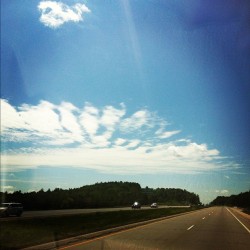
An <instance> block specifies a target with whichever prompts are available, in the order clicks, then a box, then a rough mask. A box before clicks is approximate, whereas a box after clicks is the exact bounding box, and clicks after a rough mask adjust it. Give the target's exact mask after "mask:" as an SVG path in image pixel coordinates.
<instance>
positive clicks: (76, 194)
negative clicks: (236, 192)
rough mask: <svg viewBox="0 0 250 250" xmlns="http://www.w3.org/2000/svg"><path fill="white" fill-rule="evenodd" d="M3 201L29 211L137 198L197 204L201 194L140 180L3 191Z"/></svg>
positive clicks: (120, 203)
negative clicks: (159, 186)
mask: <svg viewBox="0 0 250 250" xmlns="http://www.w3.org/2000/svg"><path fill="white" fill-rule="evenodd" d="M1 196H2V197H1V201H3V200H4V201H5V202H8V201H15V202H21V203H23V205H24V207H25V209H26V210H42V209H66V208H101V207H119V206H130V205H131V204H132V203H133V202H134V201H139V202H140V203H141V204H143V205H149V204H151V203H153V202H158V203H164V204H166V205H173V204H174V205H191V204H192V205H197V204H199V203H200V199H199V196H198V195H196V194H194V193H190V192H188V191H186V190H182V189H174V188H157V189H153V188H148V187H146V188H141V186H140V185H139V184H138V183H132V182H106V183H96V184H94V185H87V186H83V187H80V188H74V189H69V190H63V189H59V188H56V189H55V190H53V191H51V190H47V191H44V190H43V189H41V190H40V191H38V192H30V193H22V192H21V191H17V192H14V193H12V194H10V193H1Z"/></svg>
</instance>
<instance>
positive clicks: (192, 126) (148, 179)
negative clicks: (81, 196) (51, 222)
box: [1, 0, 250, 203]
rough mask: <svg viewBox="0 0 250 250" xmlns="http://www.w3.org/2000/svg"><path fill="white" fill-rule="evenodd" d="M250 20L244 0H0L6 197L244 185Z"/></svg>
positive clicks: (249, 149) (209, 190)
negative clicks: (121, 186)
mask: <svg viewBox="0 0 250 250" xmlns="http://www.w3.org/2000/svg"><path fill="white" fill-rule="evenodd" d="M249 21H250V3H249V2H248V1H246V0H237V1H236V0H227V1H226V0H190V1H188V2H187V1H184V0H178V1H176V0H169V1H165V0H144V1H140V0H133V1H132V0H130V1H129V0H62V1H46V0H43V1H40V0H38V1H37V0H33V1H30V0H2V1H1V191H8V192H13V191H17V190H21V191H23V192H31V191H38V190H40V189H41V188H43V189H44V190H47V189H49V188H50V189H52V190H53V189H54V188H57V187H59V188H63V189H68V188H74V187H81V186H84V185H89V184H94V183H96V182H106V181H129V182H137V183H139V184H140V185H141V187H146V186H148V187H151V188H158V187H163V188H181V189H186V190H188V191H190V192H194V193H196V194H198V195H199V196H200V200H201V202H203V203H208V202H210V201H212V200H213V199H214V198H216V197H217V196H219V195H224V196H229V195H232V194H238V193H240V192H246V191H249V190H250V140H249V138H250V129H249V125H250V29H249V28H250V27H249Z"/></svg>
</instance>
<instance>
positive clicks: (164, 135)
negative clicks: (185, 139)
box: [156, 130, 181, 139]
mask: <svg viewBox="0 0 250 250" xmlns="http://www.w3.org/2000/svg"><path fill="white" fill-rule="evenodd" d="M180 132H181V131H180V130H174V131H165V132H162V131H159V130H158V131H157V132H156V135H158V137H159V138H160V139H166V138H169V137H171V136H173V135H176V134H179V133H180Z"/></svg>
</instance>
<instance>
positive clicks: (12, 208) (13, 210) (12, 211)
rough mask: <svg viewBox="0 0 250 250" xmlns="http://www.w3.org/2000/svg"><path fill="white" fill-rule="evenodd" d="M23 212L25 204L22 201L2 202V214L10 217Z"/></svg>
mask: <svg viewBox="0 0 250 250" xmlns="http://www.w3.org/2000/svg"><path fill="white" fill-rule="evenodd" d="M22 213H23V205H22V204H21V203H15V202H9V203H7V202H6V203H1V205H0V216H2V217H3V216H4V217H8V216H11V215H15V216H21V215H22Z"/></svg>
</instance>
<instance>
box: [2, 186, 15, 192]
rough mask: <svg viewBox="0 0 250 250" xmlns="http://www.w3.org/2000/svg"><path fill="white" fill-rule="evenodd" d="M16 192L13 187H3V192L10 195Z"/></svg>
mask: <svg viewBox="0 0 250 250" xmlns="http://www.w3.org/2000/svg"><path fill="white" fill-rule="evenodd" d="M14 190H15V187H13V186H1V192H6V191H7V192H8V193H13V192H14Z"/></svg>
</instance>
